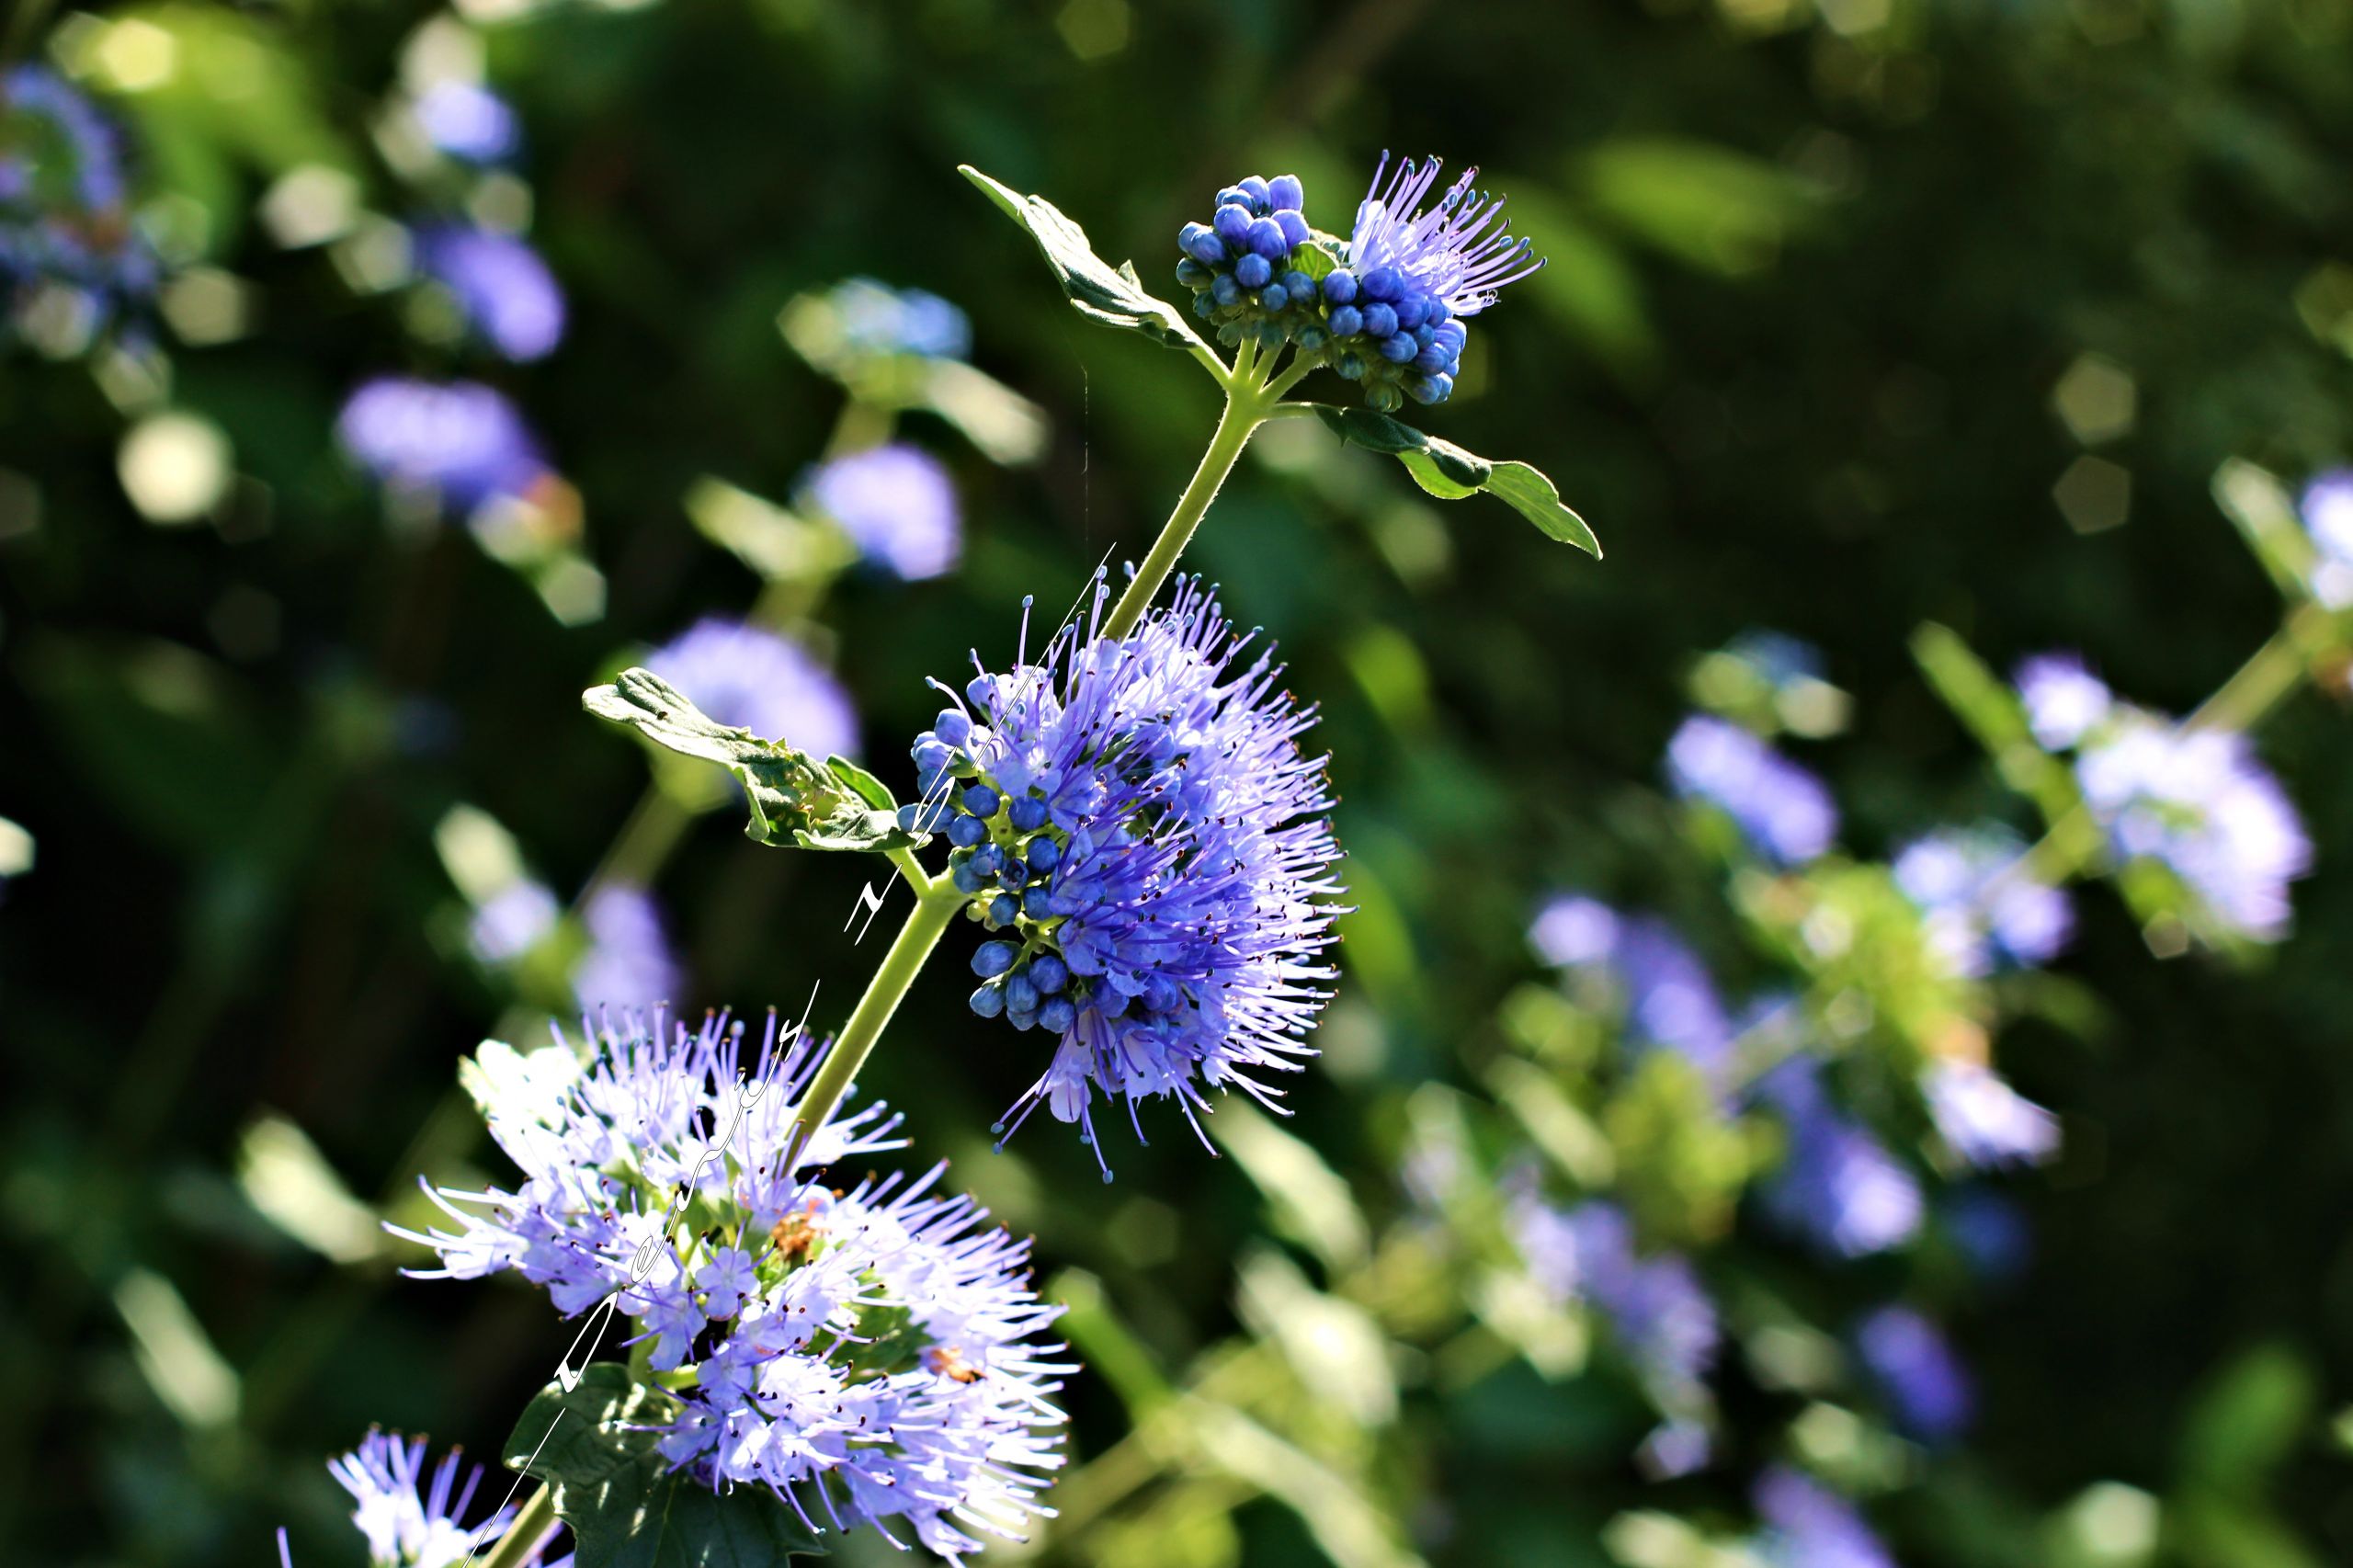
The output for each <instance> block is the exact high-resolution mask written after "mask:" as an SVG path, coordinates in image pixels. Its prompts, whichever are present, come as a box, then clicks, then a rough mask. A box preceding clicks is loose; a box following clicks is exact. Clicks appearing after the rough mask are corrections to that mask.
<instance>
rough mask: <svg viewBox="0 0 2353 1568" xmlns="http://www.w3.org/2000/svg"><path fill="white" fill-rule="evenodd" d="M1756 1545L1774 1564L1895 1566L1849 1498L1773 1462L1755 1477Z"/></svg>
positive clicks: (1798, 1567) (1784, 1567)
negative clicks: (1761, 1529)
mask: <svg viewBox="0 0 2353 1568" xmlns="http://www.w3.org/2000/svg"><path fill="white" fill-rule="evenodd" d="M1755 1501H1756V1512H1757V1514H1758V1516H1759V1517H1762V1518H1763V1519H1764V1521H1765V1526H1766V1528H1765V1533H1764V1534H1763V1535H1762V1536H1761V1537H1760V1538H1759V1539H1758V1540H1757V1543H1756V1545H1757V1550H1758V1551H1759V1553H1760V1554H1761V1555H1762V1556H1763V1557H1764V1559H1765V1561H1766V1562H1769V1563H1771V1564H1773V1565H1774V1568H1895V1559H1894V1558H1893V1557H1890V1556H1889V1555H1888V1553H1887V1548H1886V1547H1884V1546H1882V1545H1881V1544H1880V1540H1879V1537H1878V1536H1876V1535H1874V1534H1872V1533H1871V1528H1870V1525H1868V1524H1866V1523H1865V1522H1864V1521H1863V1516H1862V1515H1861V1514H1860V1513H1859V1512H1858V1511H1857V1510H1856V1508H1855V1506H1854V1505H1853V1504H1852V1503H1849V1502H1847V1500H1846V1499H1845V1498H1844V1497H1841V1496H1839V1495H1838V1494H1836V1493H1834V1492H1831V1491H1828V1490H1826V1489H1825V1488H1824V1487H1823V1486H1821V1485H1820V1484H1819V1483H1815V1482H1813V1481H1811V1480H1809V1479H1807V1478H1806V1477H1805V1476H1802V1475H1801V1474H1799V1473H1798V1472H1797V1471H1793V1470H1790V1469H1787V1468H1786V1467H1783V1466H1780V1465H1776V1466H1774V1467H1773V1468H1772V1469H1770V1470H1768V1471H1766V1472H1765V1473H1764V1474H1763V1475H1761V1476H1759V1477H1758V1478H1757V1481H1756V1494H1755Z"/></svg>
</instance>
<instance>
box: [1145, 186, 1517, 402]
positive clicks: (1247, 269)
mask: <svg viewBox="0 0 2353 1568" xmlns="http://www.w3.org/2000/svg"><path fill="white" fill-rule="evenodd" d="M1438 170H1439V163H1438V159H1436V158H1430V159H1427V160H1424V161H1421V162H1415V160H1413V159H1410V158H1409V159H1406V160H1405V161H1404V162H1403V163H1401V164H1398V165H1396V168H1395V172H1394V173H1393V174H1392V172H1391V163H1390V157H1389V154H1388V153H1382V154H1381V164H1380V165H1379V166H1378V167H1377V168H1376V169H1375V170H1374V171H1373V176H1372V183H1371V187H1370V189H1369V190H1368V191H1367V192H1366V195H1365V199H1363V200H1362V201H1361V202H1359V203H1358V205H1357V212H1356V223H1355V227H1354V228H1353V229H1352V230H1351V231H1350V233H1348V235H1347V237H1346V238H1345V239H1342V238H1340V237H1337V236H1335V235H1330V234H1324V233H1318V232H1317V231H1315V230H1313V229H1312V228H1310V227H1309V226H1308V223H1307V221H1306V218H1305V217H1304V215H1303V213H1302V208H1303V207H1304V199H1305V193H1304V191H1303V189H1302V187H1301V185H1300V182H1299V179H1298V178H1297V176H1291V175H1283V176H1278V177H1276V178H1274V179H1271V180H1267V179H1261V178H1259V177H1258V176H1256V175H1253V176H1249V177H1248V178H1246V179H1244V180H1241V181H1239V182H1237V183H1236V184H1234V185H1233V186H1229V187H1227V188H1225V189H1224V190H1222V191H1220V192H1219V193H1218V206H1217V210H1216V214H1215V216H1214V218H1213V219H1212V220H1211V222H1208V223H1188V224H1186V225H1185V227H1184V228H1183V229H1182V230H1180V231H1179V232H1178V233H1177V236H1176V244H1177V248H1178V249H1179V250H1180V251H1182V252H1183V253H1184V259H1183V260H1181V261H1179V262H1178V263H1177V267H1176V277H1177V281H1179V282H1181V283H1183V284H1184V285H1185V286H1186V287H1187V288H1188V289H1191V290H1193V291H1194V298H1193V309H1194V311H1195V312H1197V313H1199V315H1201V316H1203V317H1204V318H1206V319H1208V320H1210V321H1211V322H1214V323H1216V324H1218V330H1219V335H1220V337H1221V338H1222V339H1223V340H1224V341H1226V342H1229V343H1238V342H1240V341H1242V339H1243V337H1244V336H1245V335H1255V336H1256V339H1257V340H1258V341H1259V342H1260V343H1261V344H1263V345H1265V346H1266V347H1270V348H1271V347H1279V346H1280V345H1281V344H1282V343H1284V342H1286V341H1288V342H1290V343H1293V344H1295V345H1297V346H1298V348H1299V351H1300V352H1301V353H1302V354H1303V355H1312V356H1317V357H1320V358H1322V360H1323V361H1324V363H1326V364H1329V365H1330V366H1331V367H1332V369H1335V370H1336V371H1337V372H1338V373H1339V374H1340V375H1342V376H1343V377H1346V378H1347V380H1349V381H1360V382H1362V383H1363V385H1364V389H1365V401H1366V402H1367V403H1370V404H1371V405H1372V406H1373V407H1375V408H1377V409H1381V410H1383V411H1384V412H1386V411H1389V410H1393V409H1396V408H1399V407H1402V406H1403V405H1404V402H1405V399H1407V398H1408V397H1411V398H1412V399H1414V400H1415V402H1417V403H1443V402H1445V401H1446V399H1447V398H1448V397H1449V395H1450V394H1451V393H1452V392H1453V391H1454V377H1455V373H1456V371H1457V369H1459V367H1460V365H1461V356H1462V347H1463V344H1464V343H1465V341H1466V340H1467V337H1468V333H1467V329H1466V327H1465V325H1464V323H1465V322H1466V321H1467V320H1468V319H1469V318H1470V317H1472V316H1475V315H1477V314H1478V313H1479V312H1482V311H1483V310H1485V309H1486V308H1487V307H1488V306H1490V305H1492V304H1494V303H1495V299H1496V296H1497V294H1498V292H1499V291H1500V290H1502V289H1503V288H1504V286H1505V285H1506V284H1508V283H1513V282H1516V281H1518V279H1520V278H1525V277H1527V276H1528V275H1529V273H1531V272H1534V271H1535V270H1536V269H1537V268H1538V267H1541V266H1542V265H1543V263H1542V262H1540V261H1536V260H1531V259H1530V257H1529V241H1527V240H1525V239H1514V238H1513V237H1512V236H1511V234H1510V233H1509V231H1508V228H1507V226H1506V223H1505V221H1504V217H1503V201H1502V199H1500V198H1495V197H1490V196H1488V195H1487V194H1486V193H1485V192H1483V191H1477V190H1474V189H1472V180H1473V179H1475V178H1476V177H1477V176H1478V170H1476V169H1470V170H1466V171H1464V173H1463V175H1462V176H1461V178H1459V179H1457V180H1456V181H1455V182H1454V183H1453V184H1452V185H1451V186H1449V187H1447V188H1446V190H1445V192H1444V194H1443V195H1440V196H1438V199H1436V200H1435V201H1431V200H1430V199H1429V198H1430V194H1431V192H1432V191H1433V190H1435V189H1436V188H1437V184H1438ZM1426 202H1427V206H1426V205H1425V203H1426Z"/></svg>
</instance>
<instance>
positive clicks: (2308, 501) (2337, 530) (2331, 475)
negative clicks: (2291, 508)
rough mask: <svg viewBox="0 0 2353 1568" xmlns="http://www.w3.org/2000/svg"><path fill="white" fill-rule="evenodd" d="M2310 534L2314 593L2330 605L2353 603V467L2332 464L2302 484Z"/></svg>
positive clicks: (2305, 521) (2306, 521)
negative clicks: (2311, 480)
mask: <svg viewBox="0 0 2353 1568" xmlns="http://www.w3.org/2000/svg"><path fill="white" fill-rule="evenodd" d="M2302 512H2303V517H2304V528H2305V531H2306V532H2308V533H2310V534H2311V535H2312V540H2313V553H2314V555H2315V557H2316V559H2315V560H2314V561H2313V597H2315V598H2317V599H2319V600H2320V602H2321V603H2322V604H2324V605H2326V606H2327V607H2328V608H2331V609H2343V608H2346V606H2347V605H2353V469H2343V468H2333V469H2330V470H2328V471H2327V472H2325V473H2322V474H2320V475H2318V476H2316V477H2315V478H2314V479H2313V482H2312V483H2310V484H2308V485H2306V486H2304V496H2303V504H2302Z"/></svg>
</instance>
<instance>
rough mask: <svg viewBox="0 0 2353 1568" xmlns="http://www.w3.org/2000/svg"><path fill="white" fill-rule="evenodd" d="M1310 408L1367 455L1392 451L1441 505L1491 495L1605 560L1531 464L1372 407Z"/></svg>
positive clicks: (1554, 534)
mask: <svg viewBox="0 0 2353 1568" xmlns="http://www.w3.org/2000/svg"><path fill="white" fill-rule="evenodd" d="M1308 406H1309V407H1311V408H1313V409H1314V410H1315V416H1316V417H1317V418H1319V419H1321V420H1323V421H1324V426H1325V428H1327V429H1329V430H1330V431H1331V432H1332V433H1333V434H1334V435H1336V436H1337V437H1340V439H1342V440H1344V441H1347V442H1348V443H1349V444H1351V445H1353V446H1358V447H1362V448H1364V449H1366V450H1367V451H1373V452H1386V453H1388V454H1389V455H1390V456H1391V457H1393V458H1395V459H1396V460H1398V461H1399V462H1402V463H1404V465H1405V472H1408V473H1410V474H1412V475H1413V476H1414V483H1416V484H1418V485H1420V486H1421V487H1422V488H1423V489H1424V490H1426V491H1427V492H1429V494H1432V495H1435V496H1437V497H1438V499H1439V500H1441V501H1460V500H1461V499H1462V498H1463V497H1465V496H1467V495H1476V494H1479V493H1480V492H1481V491H1485V492H1486V493H1487V494H1490V495H1493V496H1494V497H1495V499H1497V500H1498V501H1501V502H1503V503H1504V504H1505V505H1506V506H1509V507H1510V508H1511V509H1512V510H1513V511H1515V512H1518V514H1519V515H1520V516H1521V517H1526V518H1527V519H1528V520H1529V522H1531V523H1534V524H1535V525H1536V526H1537V527H1538V528H1540V529H1542V530H1543V532H1544V537H1545V538H1547V539H1554V540H1560V541H1561V542H1562V543H1563V544H1574V545H1575V546H1576V547H1577V548H1578V549H1579V550H1582V551H1586V553H1587V554H1589V555H1591V556H1592V557H1593V558H1594V559H1595V560H1599V559H1600V558H1601V541H1600V540H1597V539H1596V538H1594V537H1593V530H1592V529H1591V528H1587V527H1586V522H1585V519H1584V518H1583V517H1578V516H1577V515H1576V514H1575V513H1574V512H1573V511H1571V510H1570V509H1569V508H1568V506H1566V505H1564V504H1563V502H1562V500H1561V493H1560V491H1559V490H1558V489H1556V488H1554V486H1553V483H1552V481H1551V480H1549V479H1547V478H1545V477H1544V475H1543V473H1542V472H1540V471H1538V470H1536V469H1534V468H1531V467H1529V465H1528V464H1526V463H1523V462H1490V461H1488V460H1486V459H1485V458H1483V457H1481V456H1479V455H1478V454H1477V453H1475V452H1468V451H1465V450H1463V449H1461V447H1458V446H1456V445H1455V444H1454V443H1453V442H1451V441H1442V440H1440V439H1438V437H1436V436H1429V435H1425V434H1424V433H1422V432H1421V431H1419V430H1416V429H1415V428H1414V427H1413V426H1411V425H1408V424H1406V423H1405V422H1404V421H1403V420H1401V419H1392V418H1391V417H1390V416H1389V415H1386V414H1377V413H1375V412H1374V411H1372V410H1371V409H1370V408H1336V407H1335V406H1333V405H1332V404H1330V403H1310V404H1309V405H1308Z"/></svg>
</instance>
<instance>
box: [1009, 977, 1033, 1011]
mask: <svg viewBox="0 0 2353 1568" xmlns="http://www.w3.org/2000/svg"><path fill="white" fill-rule="evenodd" d="M1005 1005H1006V1006H1007V1007H1008V1008H1010V1009H1012V1010H1013V1011H1014V1012H1017V1013H1034V1012H1036V1011H1037V1010H1038V983H1037V982H1036V981H1034V980H1032V979H1030V978H1029V970H1028V969H1017V970H1015V971H1013V972H1012V973H1011V974H1008V975H1006V977H1005Z"/></svg>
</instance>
